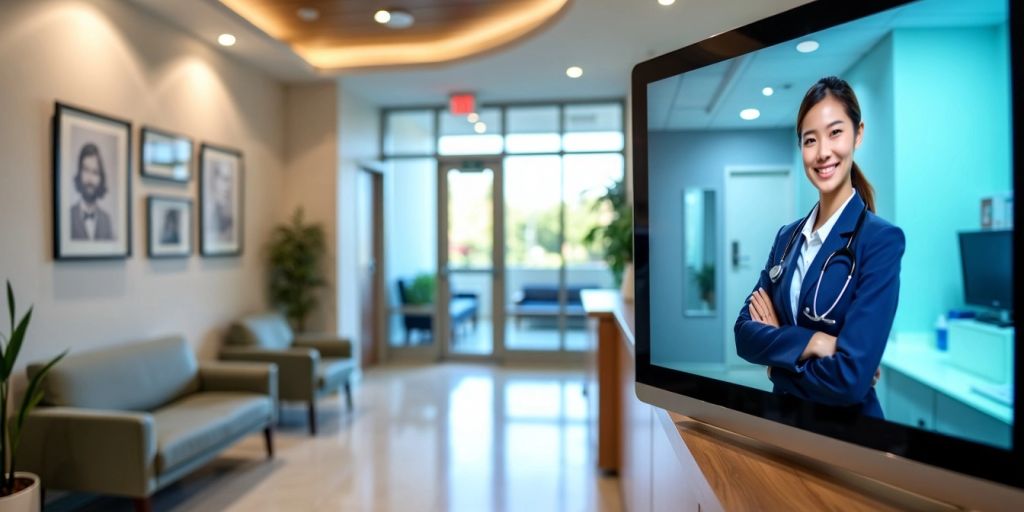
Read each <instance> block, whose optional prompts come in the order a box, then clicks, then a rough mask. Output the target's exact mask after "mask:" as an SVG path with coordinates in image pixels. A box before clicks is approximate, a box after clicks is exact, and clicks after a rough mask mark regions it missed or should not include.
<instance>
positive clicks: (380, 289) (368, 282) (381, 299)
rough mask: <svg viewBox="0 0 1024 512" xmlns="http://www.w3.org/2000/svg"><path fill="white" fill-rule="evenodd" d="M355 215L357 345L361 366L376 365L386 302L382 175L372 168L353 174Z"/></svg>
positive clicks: (382, 337)
mask: <svg viewBox="0 0 1024 512" xmlns="http://www.w3.org/2000/svg"><path fill="white" fill-rule="evenodd" d="M356 208H357V210H356V218H357V224H358V227H357V230H358V235H357V236H358V245H359V247H358V249H357V256H356V265H357V269H358V279H359V303H360V312H359V324H360V327H359V344H360V347H359V348H360V363H361V366H362V367H363V368H367V367H369V366H373V365H374V364H377V362H378V360H379V354H378V351H377V347H378V346H379V345H380V344H381V342H382V340H384V332H385V329H384V325H385V322H386V314H385V312H386V303H385V296H384V272H383V271H382V269H381V268H380V263H381V262H383V261H384V236H383V234H384V177H383V175H382V173H381V172H380V171H378V170H375V169H370V168H363V169H361V170H360V171H359V174H358V176H357V177H356Z"/></svg>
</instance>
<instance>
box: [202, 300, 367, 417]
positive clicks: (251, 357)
mask: <svg viewBox="0 0 1024 512" xmlns="http://www.w3.org/2000/svg"><path fill="white" fill-rule="evenodd" d="M220 356H221V359H223V360H228V361H259V362H266V363H275V364H276V365H277V369H278V387H277V391H278V398H279V399H280V400H281V401H301V402H306V403H307V404H308V408H309V433H310V434H311V435H316V431H317V413H316V401H317V399H318V398H320V397H322V396H324V395H327V394H331V393H334V392H336V391H339V390H340V389H342V388H344V390H345V403H346V405H347V406H348V409H349V411H351V410H352V387H351V383H350V382H349V380H350V377H351V375H352V371H353V370H354V369H355V361H354V360H353V359H352V343H351V342H350V341H349V340H347V339H343V338H338V337H335V336H329V335H298V336H297V335H295V334H294V333H293V332H292V329H291V327H290V326H289V325H288V321H287V320H285V318H284V316H283V315H280V314H277V313H268V314H261V315H252V316H248V317H245V318H242V319H241V320H239V321H237V322H235V323H234V324H232V325H231V327H230V328H229V329H228V332H227V336H226V339H225V345H224V347H223V348H222V349H221V352H220Z"/></svg>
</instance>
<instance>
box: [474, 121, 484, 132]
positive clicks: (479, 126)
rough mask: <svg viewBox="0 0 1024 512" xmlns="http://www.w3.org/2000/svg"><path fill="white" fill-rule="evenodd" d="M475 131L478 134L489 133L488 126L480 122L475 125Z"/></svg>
mask: <svg viewBox="0 0 1024 512" xmlns="http://www.w3.org/2000/svg"><path fill="white" fill-rule="evenodd" d="M473 131H475V132H477V133H484V132H486V131H487V125H486V124H484V122H483V121H480V122H478V123H476V124H474V125H473Z"/></svg>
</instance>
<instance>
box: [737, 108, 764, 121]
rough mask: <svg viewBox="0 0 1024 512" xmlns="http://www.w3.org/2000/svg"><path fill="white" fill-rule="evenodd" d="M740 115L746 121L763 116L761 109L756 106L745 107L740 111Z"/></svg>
mask: <svg viewBox="0 0 1024 512" xmlns="http://www.w3.org/2000/svg"><path fill="white" fill-rule="evenodd" d="M740 117H741V118H742V119H743V120H744V121H753V120H754V119H757V118H759V117H761V111H760V110H758V109H756V108H745V109H743V110H741V111H740Z"/></svg>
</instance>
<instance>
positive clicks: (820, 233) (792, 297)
mask: <svg viewBox="0 0 1024 512" xmlns="http://www.w3.org/2000/svg"><path fill="white" fill-rule="evenodd" d="M855 195H857V190H856V189H854V191H853V193H852V194H850V197H848V198H847V199H846V202H844V203H843V205H842V206H840V207H839V209H838V210H836V212H835V213H833V214H832V216H831V217H829V218H828V220H827V221H825V223H824V224H822V225H821V227H820V228H818V230H817V231H813V232H812V231H811V230H813V229H814V224H815V223H816V222H817V221H818V208H820V207H821V203H819V204H818V206H815V207H814V211H812V212H811V214H810V215H809V216H808V217H807V222H805V223H804V228H803V230H801V231H800V235H801V236H802V237H803V238H804V243H803V244H802V245H801V246H800V254H798V255H797V260H796V272H793V282H792V283H790V288H789V304H790V306H792V308H790V309H791V310H792V311H793V325H796V323H797V321H796V319H797V317H798V315H799V314H800V312H799V311H798V310H797V306H798V302H799V301H800V287H801V286H802V285H803V283H804V274H805V273H807V269H808V267H810V266H811V262H813V261H814V258H815V256H817V255H818V251H819V250H821V246H822V244H824V243H825V240H827V239H828V234H829V233H831V232H832V228H833V227H835V225H836V222H837V221H838V220H839V216H840V215H842V214H843V210H845V209H846V205H848V204H850V200H851V199H853V196H855Z"/></svg>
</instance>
